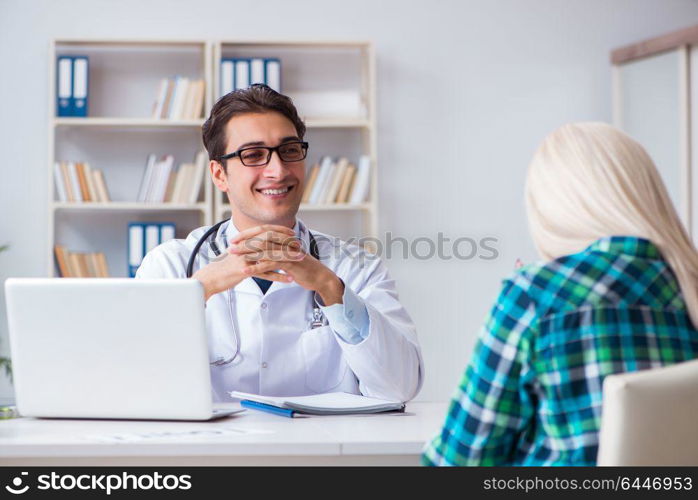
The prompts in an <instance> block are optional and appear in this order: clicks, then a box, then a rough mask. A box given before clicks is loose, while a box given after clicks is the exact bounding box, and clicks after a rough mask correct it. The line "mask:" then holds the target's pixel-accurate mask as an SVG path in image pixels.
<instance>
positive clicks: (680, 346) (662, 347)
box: [422, 236, 698, 465]
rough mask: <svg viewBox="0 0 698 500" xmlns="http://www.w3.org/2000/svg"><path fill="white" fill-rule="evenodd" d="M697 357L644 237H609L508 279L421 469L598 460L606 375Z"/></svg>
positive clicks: (675, 295)
mask: <svg viewBox="0 0 698 500" xmlns="http://www.w3.org/2000/svg"><path fill="white" fill-rule="evenodd" d="M696 357H698V331H696V329H695V328H694V327H693V325H692V323H691V320H690V318H689V316H688V313H687V311H686V306H685V304H684V301H683V298H682V296H681V293H680V291H679V285H678V282H677V281H676V278H675V276H674V274H673V272H672V271H671V269H670V267H669V265H668V264H667V263H666V262H665V261H664V260H663V259H662V257H661V255H660V253H659V250H657V248H656V247H655V246H654V245H653V244H652V243H651V242H650V241H648V240H645V239H640V238H635V237H621V236H613V237H607V238H602V239H600V240H598V241H596V242H595V243H593V244H592V245H590V246H589V247H588V248H586V249H585V250H583V251H582V252H580V253H577V254H574V255H567V256H564V257H561V258H559V259H556V260H554V261H552V262H547V263H543V264H533V265H530V266H527V267H524V268H522V269H520V270H519V271H517V272H516V273H515V274H514V275H513V277H511V278H510V279H507V280H505V281H504V286H503V288H502V291H501V294H500V296H499V298H498V299H497V302H496V303H495V305H494V307H493V308H492V311H491V313H490V315H489V317H488V319H487V321H486V322H485V326H484V328H483V331H482V333H481V335H480V337H479V340H478V342H477V346H476V347H475V352H474V355H473V358H472V360H471V362H470V364H469V365H468V367H467V369H466V371H465V375H464V376H463V379H462V381H461V384H460V386H459V388H458V389H457V391H456V393H455V395H454V398H453V400H452V402H451V405H450V408H449V411H448V415H447V416H446V422H445V425H444V427H443V429H442V431H441V433H440V434H438V435H437V436H436V437H435V438H434V440H433V441H432V442H431V443H429V444H428V445H427V447H426V450H425V453H424V456H423V459H422V460H423V463H424V464H425V465H595V464H596V454H597V450H598V431H599V426H600V423H601V403H602V383H603V379H604V377H605V376H606V375H609V374H613V373H621V372H631V371H635V370H642V369H648V368H654V367H659V366H662V365H669V364H672V363H677V362H681V361H685V360H690V359H693V358H696Z"/></svg>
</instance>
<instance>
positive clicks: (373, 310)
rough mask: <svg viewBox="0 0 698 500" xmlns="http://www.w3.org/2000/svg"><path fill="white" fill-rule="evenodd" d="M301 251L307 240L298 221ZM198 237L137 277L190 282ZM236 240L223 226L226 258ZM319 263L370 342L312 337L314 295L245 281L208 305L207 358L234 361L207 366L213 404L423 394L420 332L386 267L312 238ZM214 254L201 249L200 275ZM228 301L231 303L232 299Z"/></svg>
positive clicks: (323, 331) (323, 330)
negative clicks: (359, 310)
mask: <svg viewBox="0 0 698 500" xmlns="http://www.w3.org/2000/svg"><path fill="white" fill-rule="evenodd" d="M296 227H297V229H298V232H299V233H300V238H301V241H302V242H303V245H304V248H306V249H308V248H309V236H308V231H307V229H306V228H305V226H304V225H303V223H302V222H300V221H298V224H297V226H296ZM207 229H208V228H207V227H202V228H198V229H196V230H194V231H193V232H192V233H191V234H189V236H188V237H187V239H186V240H170V241H168V242H166V243H163V244H162V245H160V246H158V247H157V248H155V249H153V250H152V251H150V252H149V253H148V254H147V255H146V256H145V258H144V259H143V263H142V264H141V267H140V268H139V269H138V272H137V274H136V277H137V278H185V277H186V265H187V261H188V260H189V256H190V255H191V252H192V250H193V249H194V246H195V244H196V242H197V241H198V240H199V238H200V237H201V236H202V235H203V234H204V232H205V231H206V230H207ZM236 233H237V229H236V228H235V226H234V225H233V224H231V223H230V222H228V223H225V224H223V225H222V226H221V227H220V228H219V230H218V233H217V235H216V243H217V244H218V246H219V248H220V249H221V250H222V251H223V252H225V250H224V249H225V247H226V246H227V244H226V243H225V242H226V241H229V240H230V238H232V237H233V236H234V235H235V234H236ZM312 233H313V236H314V237H315V239H316V241H317V244H318V250H319V254H320V257H321V261H322V263H323V264H324V265H325V266H327V267H328V268H329V269H331V270H332V271H334V273H335V274H336V275H337V276H338V277H339V278H340V279H342V281H343V282H344V284H345V287H348V288H349V290H348V291H347V292H346V293H354V294H355V295H356V296H358V298H359V300H360V301H362V302H363V303H364V304H365V306H366V309H367V311H368V317H369V331H368V335H367V336H366V338H365V339H364V340H363V341H361V342H360V343H358V344H355V345H352V344H349V343H347V342H345V341H344V340H342V339H341V338H340V337H339V336H338V335H337V334H336V333H335V332H334V331H333V330H332V326H331V325H328V326H323V327H319V328H315V329H310V322H311V320H312V312H313V301H314V294H313V293H312V292H310V291H308V290H306V289H304V288H302V287H301V286H299V285H298V284H296V283H295V282H294V283H277V282H274V283H273V284H272V285H271V287H270V288H269V290H268V291H267V293H266V294H262V292H261V290H260V289H259V286H258V285H257V284H256V283H255V282H254V281H253V280H252V278H247V279H245V280H243V281H242V282H241V283H239V284H238V285H237V286H236V287H235V288H234V289H232V290H229V291H227V292H222V293H219V294H217V295H214V296H212V297H211V298H210V299H209V301H208V302H207V305H206V328H207V332H208V339H209V357H210V359H211V361H213V360H215V359H217V358H221V357H222V358H230V357H232V355H233V354H234V353H235V351H236V336H235V333H234V331H233V326H232V321H231V316H232V319H233V321H235V325H236V327H237V333H238V337H237V338H239V341H240V353H239V355H238V356H237V358H236V359H235V360H234V361H233V362H231V363H229V364H226V365H222V366H213V365H212V366H211V382H212V388H213V400H214V401H228V400H229V399H230V398H229V395H228V392H229V391H233V390H234V391H242V392H250V393H255V394H264V395H272V396H298V395H306V394H318V393H323V392H334V391H343V392H350V393H355V394H363V395H365V396H372V397H376V398H384V399H391V400H400V401H408V400H410V399H412V398H413V397H414V396H415V395H416V394H417V392H418V391H419V389H420V388H421V385H422V380H423V377H424V375H423V373H424V368H423V361H422V355H421V350H420V347H419V343H418V341H417V334H416V331H415V326H414V323H413V322H412V320H411V318H410V317H409V315H408V314H407V312H406V311H405V309H404V308H403V307H402V305H401V304H400V302H399V300H398V295H397V292H396V290H395V282H394V281H393V280H392V279H391V278H390V276H389V275H388V271H387V269H386V268H385V266H384V265H383V263H382V262H381V261H380V259H378V258H375V257H371V256H370V255H369V254H367V253H366V252H365V251H363V250H362V249H359V248H358V247H357V246H356V245H348V244H346V243H345V242H342V241H341V240H339V239H337V238H334V237H330V236H327V235H324V234H322V233H318V232H316V231H312ZM209 255H212V254H211V252H210V248H209V245H208V243H205V244H204V245H203V246H202V248H201V250H200V251H199V255H198V258H197V262H196V263H195V266H194V272H196V270H197V269H199V268H200V266H202V265H206V264H207V263H208V256H209ZM231 299H232V300H231Z"/></svg>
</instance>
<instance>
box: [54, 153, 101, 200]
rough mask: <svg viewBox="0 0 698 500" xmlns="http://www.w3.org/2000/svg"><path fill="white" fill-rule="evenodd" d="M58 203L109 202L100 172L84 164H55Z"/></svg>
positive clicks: (63, 162)
mask: <svg viewBox="0 0 698 500" xmlns="http://www.w3.org/2000/svg"><path fill="white" fill-rule="evenodd" d="M53 177H54V181H55V184H56V192H57V195H58V201H61V202H95V203H107V202H109V201H110V198H109V191H108V190H107V184H106V181H105V179H104V174H102V171H101V170H97V169H93V168H91V167H90V165H89V164H88V163H84V162H72V161H71V162H65V161H62V162H56V163H54V165H53Z"/></svg>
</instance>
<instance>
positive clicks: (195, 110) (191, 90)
mask: <svg viewBox="0 0 698 500" xmlns="http://www.w3.org/2000/svg"><path fill="white" fill-rule="evenodd" d="M205 94H206V84H205V82H204V81H203V80H201V79H198V80H192V79H189V78H186V77H181V76H177V77H175V78H163V79H162V80H160V85H159V87H158V90H157V94H156V97H155V103H154V104H153V112H152V117H153V118H157V119H167V120H194V119H197V118H201V116H202V113H203V107H204V96H205Z"/></svg>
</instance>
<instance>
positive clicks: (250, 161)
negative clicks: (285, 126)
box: [218, 141, 308, 167]
mask: <svg viewBox="0 0 698 500" xmlns="http://www.w3.org/2000/svg"><path fill="white" fill-rule="evenodd" d="M274 151H276V154H278V155H279V159H281V161H285V162H294V161H301V160H305V157H306V155H307V154H308V143H307V142H301V141H294V142H285V143H283V144H280V145H278V146H276V147H275V148H270V147H267V146H252V147H249V148H242V149H238V150H237V151H235V152H234V153H228V154H227V155H223V156H221V157H220V158H218V160H219V161H224V160H229V159H231V158H235V157H238V158H240V161H241V162H242V164H243V165H245V166H246V167H263V166H265V165H268V164H269V162H270V161H271V155H272V153H273V152H274Z"/></svg>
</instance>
